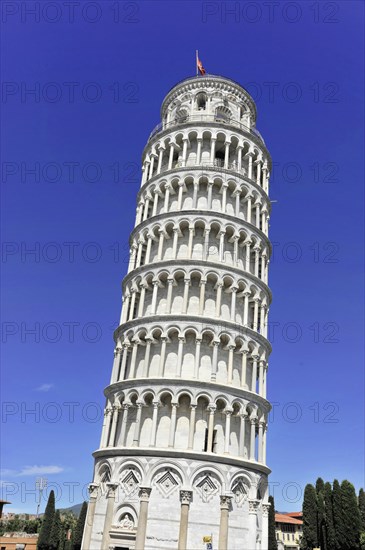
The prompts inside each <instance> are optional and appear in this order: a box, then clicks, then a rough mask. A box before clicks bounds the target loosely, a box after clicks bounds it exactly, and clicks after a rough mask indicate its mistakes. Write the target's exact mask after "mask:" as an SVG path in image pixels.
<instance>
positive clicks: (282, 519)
mask: <svg viewBox="0 0 365 550" xmlns="http://www.w3.org/2000/svg"><path fill="white" fill-rule="evenodd" d="M275 521H277V522H278V523H291V524H294V525H303V522H302V520H301V519H295V518H292V517H290V516H288V515H287V514H275Z"/></svg>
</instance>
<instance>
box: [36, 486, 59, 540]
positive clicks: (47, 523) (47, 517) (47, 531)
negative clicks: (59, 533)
mask: <svg viewBox="0 0 365 550" xmlns="http://www.w3.org/2000/svg"><path fill="white" fill-rule="evenodd" d="M54 515H55V495H54V491H51V492H50V494H49V497H48V502H47V506H46V510H45V512H44V516H43V522H42V527H41V530H40V533H39V538H38V549H39V550H48V549H49V540H50V536H51V530H52V525H53V519H54Z"/></svg>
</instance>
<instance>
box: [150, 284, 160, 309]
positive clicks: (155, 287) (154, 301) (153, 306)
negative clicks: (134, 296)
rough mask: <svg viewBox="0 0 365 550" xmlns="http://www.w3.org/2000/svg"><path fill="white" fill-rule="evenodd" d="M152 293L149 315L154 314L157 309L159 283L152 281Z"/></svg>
mask: <svg viewBox="0 0 365 550" xmlns="http://www.w3.org/2000/svg"><path fill="white" fill-rule="evenodd" d="M152 286H153V291H152V302H151V315H155V314H156V308H157V291H158V287H159V286H160V281H152Z"/></svg>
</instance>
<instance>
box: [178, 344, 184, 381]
mask: <svg viewBox="0 0 365 550" xmlns="http://www.w3.org/2000/svg"><path fill="white" fill-rule="evenodd" d="M178 340H179V345H178V350H177V366H176V376H177V378H181V369H182V361H183V349H184V343H185V338H184V336H179V337H178Z"/></svg>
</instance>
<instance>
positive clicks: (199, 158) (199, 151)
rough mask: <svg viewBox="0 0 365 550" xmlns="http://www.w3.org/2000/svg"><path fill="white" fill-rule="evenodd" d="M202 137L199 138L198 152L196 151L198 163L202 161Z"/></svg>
mask: <svg viewBox="0 0 365 550" xmlns="http://www.w3.org/2000/svg"><path fill="white" fill-rule="evenodd" d="M202 142H203V140H202V138H197V143H198V147H197V152H196V163H197V164H198V165H199V164H200V163H201V157H202Z"/></svg>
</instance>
